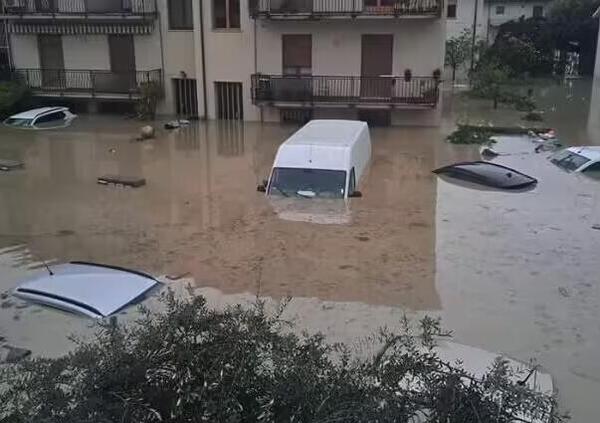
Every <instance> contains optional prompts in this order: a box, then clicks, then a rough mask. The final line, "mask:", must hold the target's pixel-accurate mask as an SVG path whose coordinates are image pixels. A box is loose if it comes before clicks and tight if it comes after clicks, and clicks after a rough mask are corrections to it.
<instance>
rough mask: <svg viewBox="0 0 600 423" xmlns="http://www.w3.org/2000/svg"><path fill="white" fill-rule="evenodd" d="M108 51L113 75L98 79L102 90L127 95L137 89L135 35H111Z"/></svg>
mask: <svg viewBox="0 0 600 423" xmlns="http://www.w3.org/2000/svg"><path fill="white" fill-rule="evenodd" d="M108 50H109V56H110V70H111V71H112V74H111V75H108V77H104V76H102V75H100V76H101V77H100V78H96V83H100V84H101V85H103V86H102V89H103V90H104V91H107V90H108V92H119V93H126V92H129V91H130V90H133V89H135V86H136V76H135V47H134V44H133V35H109V36H108Z"/></svg>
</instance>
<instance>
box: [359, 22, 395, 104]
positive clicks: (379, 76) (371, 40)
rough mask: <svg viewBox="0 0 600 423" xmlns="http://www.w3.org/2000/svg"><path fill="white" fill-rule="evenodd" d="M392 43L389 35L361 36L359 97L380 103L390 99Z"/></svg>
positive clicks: (392, 37) (392, 40)
mask: <svg viewBox="0 0 600 423" xmlns="http://www.w3.org/2000/svg"><path fill="white" fill-rule="evenodd" d="M393 42H394V36H393V35H391V34H364V35H363V36H362V64H361V77H362V78H361V84H360V94H361V97H363V98H372V99H374V100H375V99H377V100H380V101H384V100H385V99H389V98H390V97H391V94H392V79H391V78H390V76H391V75H392V55H393V50H392V49H393Z"/></svg>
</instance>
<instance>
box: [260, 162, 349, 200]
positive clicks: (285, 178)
mask: <svg viewBox="0 0 600 423" xmlns="http://www.w3.org/2000/svg"><path fill="white" fill-rule="evenodd" d="M345 187H346V172H344V171H343V170H328V169H302V168H287V167H276V168H275V169H273V174H272V175H271V181H270V184H269V195H280V196H284V197H305V198H313V197H320V198H344V191H345V189H344V188H345Z"/></svg>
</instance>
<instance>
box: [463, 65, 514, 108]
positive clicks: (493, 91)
mask: <svg viewBox="0 0 600 423" xmlns="http://www.w3.org/2000/svg"><path fill="white" fill-rule="evenodd" d="M507 82H508V71H507V69H506V67H505V66H502V65H499V64H498V63H496V62H495V61H489V62H484V63H479V65H478V66H477V69H476V71H475V72H474V73H473V75H472V78H471V89H472V93H473V94H474V95H475V96H477V97H481V98H489V99H490V100H492V101H493V102H494V109H496V108H498V103H499V102H500V100H501V99H502V98H503V90H502V86H503V85H504V84H506V83H507Z"/></svg>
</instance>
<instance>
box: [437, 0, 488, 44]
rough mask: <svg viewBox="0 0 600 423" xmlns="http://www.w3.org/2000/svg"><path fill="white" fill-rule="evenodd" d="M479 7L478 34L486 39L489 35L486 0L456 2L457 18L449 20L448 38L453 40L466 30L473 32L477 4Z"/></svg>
mask: <svg viewBox="0 0 600 423" xmlns="http://www.w3.org/2000/svg"><path fill="white" fill-rule="evenodd" d="M476 1H478V2H479V3H478V6H477V25H476V28H477V30H476V34H477V36H478V37H480V38H482V39H485V36H486V33H487V19H488V12H487V9H488V3H487V2H485V1H484V0H456V18H448V19H447V21H446V22H447V23H446V25H447V30H446V38H447V39H449V38H453V37H456V36H458V35H460V33H461V32H462V31H463V30H465V29H468V30H469V31H472V30H473V14H474V13H475V2H476Z"/></svg>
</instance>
